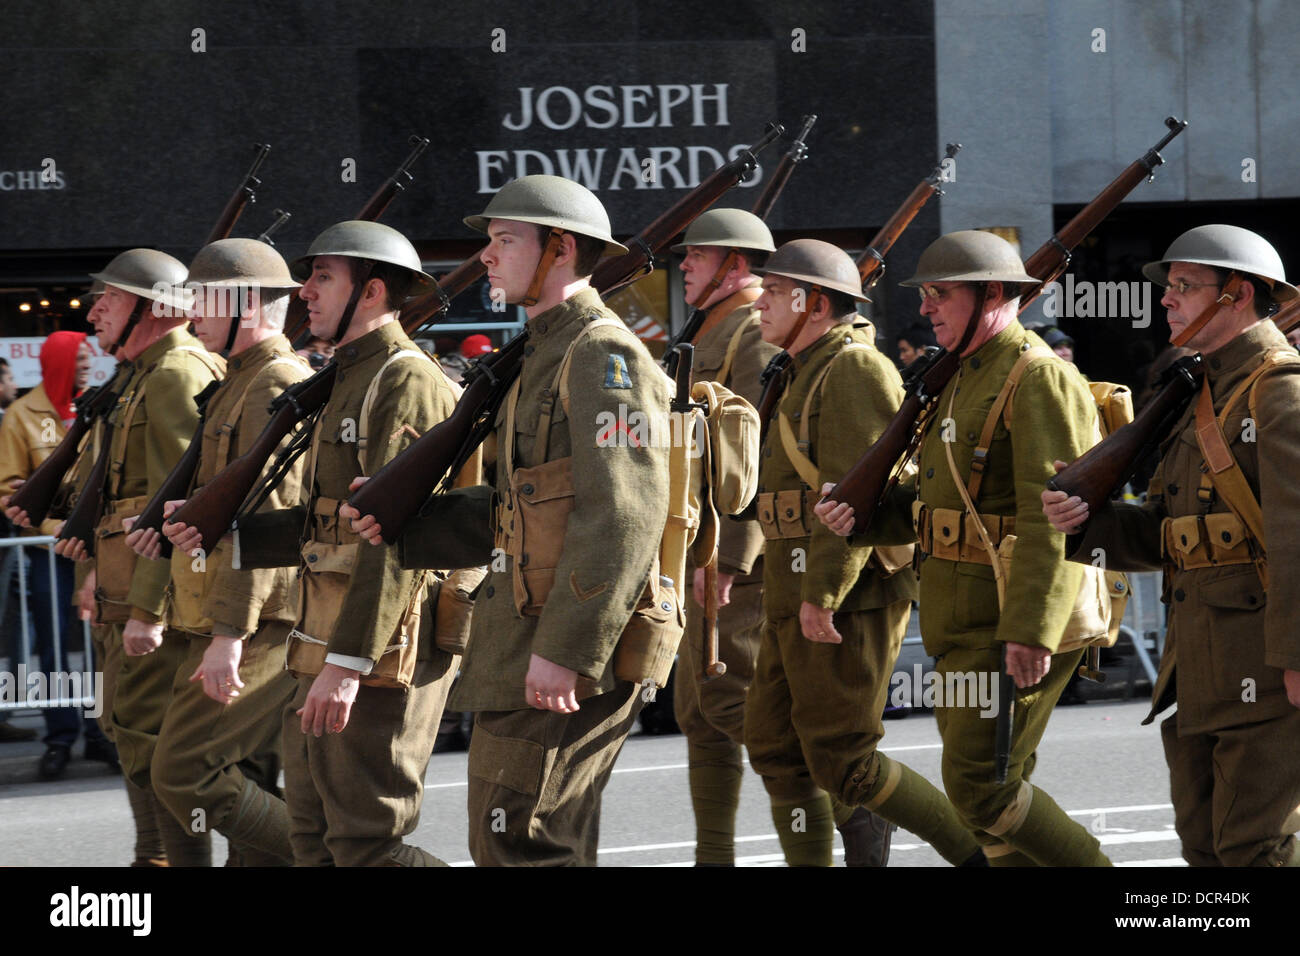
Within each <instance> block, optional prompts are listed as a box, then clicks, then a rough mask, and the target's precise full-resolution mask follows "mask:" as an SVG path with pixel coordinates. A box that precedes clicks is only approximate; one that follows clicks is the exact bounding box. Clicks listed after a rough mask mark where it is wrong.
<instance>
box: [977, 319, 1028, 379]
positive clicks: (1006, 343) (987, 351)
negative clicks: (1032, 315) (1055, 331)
mask: <svg viewBox="0 0 1300 956" xmlns="http://www.w3.org/2000/svg"><path fill="white" fill-rule="evenodd" d="M1029 337H1030V332H1029V331H1028V330H1027V329H1026V328H1025V327H1024V326H1023V325H1021V324H1020V323H1019V322H1015V321H1013V322H1012V323H1011V324H1010V325H1008V326H1007V327H1006V328H1005V329H1003V330H1002V331H1001V332H999V333H998V334H997V335H995V336H993V338H991V339H989V340H988V341H987V342H985V343H984V344H983V345H981V346H980V347H979V348H977V349H976V350H975V351H974V353H973V354H971V355H967V356H966V357H965V358H964V359H962V360H961V366H962V370H963V371H964V370H965V369H966V368H967V367H969V368H970V369H971V370H972V371H973V370H976V369H978V368H979V367H980V366H981V365H983V364H985V363H986V362H989V361H992V359H993V357H994V356H995V355H997V354H998V353H1000V352H1002V351H1003V350H1006V349H1013V350H1015V351H1016V352H1020V351H1022V347H1023V348H1029V347H1030V346H1031V345H1033V344H1035V343H1034V342H1032V341H1029Z"/></svg>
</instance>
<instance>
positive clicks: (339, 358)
mask: <svg viewBox="0 0 1300 956" xmlns="http://www.w3.org/2000/svg"><path fill="white" fill-rule="evenodd" d="M405 336H406V333H405V332H403V331H402V323H400V322H398V321H396V320H394V321H392V322H385V323H384V324H383V325H381V326H380V327H379V328H377V329H373V330H371V331H369V332H367V333H366V334H365V335H363V336H361V338H359V339H354V340H353V341H351V342H349V343H348V344H347V345H343V346H339V347H336V348H335V349H334V361H335V362H337V363H338V366H339V368H341V369H343V368H347V367H348V366H349V365H357V364H359V363H361V362H364V361H366V360H367V359H371V358H374V357H375V356H376V355H381V354H383V353H385V352H387V351H388V348H389V346H391V345H392V344H393V343H394V342H396V341H398V340H399V339H401V338H404V337H405Z"/></svg>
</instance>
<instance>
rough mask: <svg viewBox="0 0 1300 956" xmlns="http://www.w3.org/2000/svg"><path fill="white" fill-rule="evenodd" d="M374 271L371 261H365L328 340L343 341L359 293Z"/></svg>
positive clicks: (333, 341)
mask: <svg viewBox="0 0 1300 956" xmlns="http://www.w3.org/2000/svg"><path fill="white" fill-rule="evenodd" d="M374 271H375V264H374V263H373V262H369V261H368V262H366V264H365V267H364V268H363V269H362V270H361V275H360V276H359V277H358V278H357V281H356V283H355V284H353V286H352V294H351V295H350V296H348V304H347V305H346V306H344V307H343V315H342V316H341V317H340V318H339V324H338V327H337V328H336V329H335V330H334V335H333V336H332V337H331V338H330V342H331V343H333V344H334V345H338V344H339V343H340V342H342V341H343V336H344V335H346V334H347V331H348V326H349V325H351V324H352V316H353V315H354V314H355V313H356V311H357V303H358V302H359V301H361V293H362V292H364V291H365V288H366V283H367V282H369V281H370V275H371V273H373V272H374Z"/></svg>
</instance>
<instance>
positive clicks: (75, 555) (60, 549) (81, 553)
mask: <svg viewBox="0 0 1300 956" xmlns="http://www.w3.org/2000/svg"><path fill="white" fill-rule="evenodd" d="M54 553H55V554H57V555H58V556H59V557H61V558H71V559H72V560H73V561H85V560H86V558H87V557H89V555H88V554H86V542H84V541H82V540H81V539H80V538H61V539H59V540H58V541H56V542H54Z"/></svg>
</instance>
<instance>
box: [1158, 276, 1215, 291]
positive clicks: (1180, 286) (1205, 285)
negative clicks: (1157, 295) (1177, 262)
mask: <svg viewBox="0 0 1300 956" xmlns="http://www.w3.org/2000/svg"><path fill="white" fill-rule="evenodd" d="M1219 287H1220V283H1218V282H1188V281H1187V280H1186V279H1179V280H1178V281H1177V282H1170V283H1167V284H1166V285H1165V291H1166V292H1177V293H1178V294H1179V295H1187V292H1188V290H1189V289H1217V288H1219Z"/></svg>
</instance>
